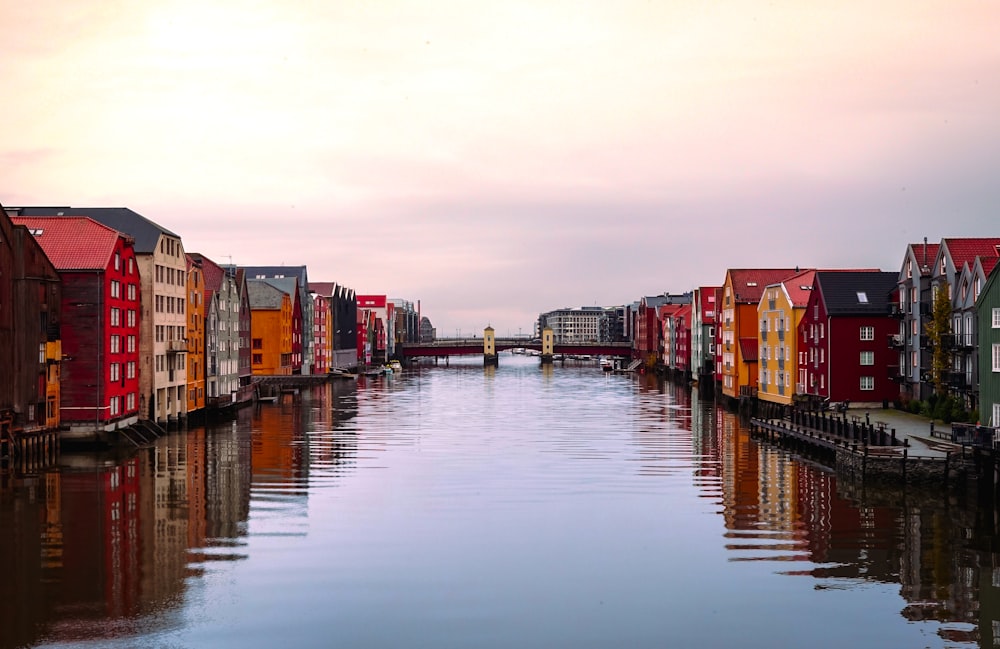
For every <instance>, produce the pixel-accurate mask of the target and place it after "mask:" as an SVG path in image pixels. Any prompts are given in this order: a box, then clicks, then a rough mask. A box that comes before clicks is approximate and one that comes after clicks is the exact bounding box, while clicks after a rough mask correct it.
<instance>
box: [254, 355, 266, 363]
mask: <svg viewBox="0 0 1000 649" xmlns="http://www.w3.org/2000/svg"><path fill="white" fill-rule="evenodd" d="M263 362H264V355H263V354H254V355H253V364H254V365H260V364H262V363H263Z"/></svg>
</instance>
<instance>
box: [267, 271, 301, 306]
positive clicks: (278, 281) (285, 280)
mask: <svg viewBox="0 0 1000 649" xmlns="http://www.w3.org/2000/svg"><path fill="white" fill-rule="evenodd" d="M261 281H263V282H267V283H268V284H270V285H271V286H273V287H274V288H276V289H278V290H279V291H281V292H282V293H285V294H286V295H288V297H290V298H292V302H295V300H296V299H297V297H298V290H299V283H298V282H299V281H298V280H297V279H296V278H294V277H268V278H266V279H263V280H261Z"/></svg>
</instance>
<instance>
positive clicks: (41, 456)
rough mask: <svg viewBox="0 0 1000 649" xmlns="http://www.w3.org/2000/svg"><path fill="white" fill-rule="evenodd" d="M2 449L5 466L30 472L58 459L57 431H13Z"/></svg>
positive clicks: (22, 471)
mask: <svg viewBox="0 0 1000 649" xmlns="http://www.w3.org/2000/svg"><path fill="white" fill-rule="evenodd" d="M3 451H4V452H5V455H4V456H3V458H2V461H3V466H4V467H5V468H10V469H14V470H16V471H18V472H21V473H31V472H34V471H37V470H38V469H41V468H43V467H46V466H50V465H52V464H54V463H55V462H56V461H57V460H58V458H59V433H58V431H54V430H46V431H39V432H32V433H15V434H13V435H10V436H8V437H7V438H6V439H5V443H4V445H3Z"/></svg>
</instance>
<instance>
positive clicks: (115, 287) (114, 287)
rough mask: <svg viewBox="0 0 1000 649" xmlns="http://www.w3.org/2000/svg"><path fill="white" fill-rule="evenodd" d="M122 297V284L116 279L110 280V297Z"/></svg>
mask: <svg viewBox="0 0 1000 649" xmlns="http://www.w3.org/2000/svg"><path fill="white" fill-rule="evenodd" d="M121 296H122V283H121V282H119V281H118V280H117V279H113V280H111V297H121Z"/></svg>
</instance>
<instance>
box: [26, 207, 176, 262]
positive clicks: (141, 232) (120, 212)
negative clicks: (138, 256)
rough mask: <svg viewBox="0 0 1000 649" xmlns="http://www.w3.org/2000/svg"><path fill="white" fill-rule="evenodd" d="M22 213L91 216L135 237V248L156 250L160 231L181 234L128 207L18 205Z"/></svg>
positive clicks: (139, 251) (142, 250) (161, 233)
mask: <svg viewBox="0 0 1000 649" xmlns="http://www.w3.org/2000/svg"><path fill="white" fill-rule="evenodd" d="M15 209H16V210H17V214H18V215H19V216H89V217H90V218H92V219H94V220H95V221H97V222H98V223H103V224H104V225H106V226H108V227H109V228H114V229H115V230H118V231H119V232H124V233H125V234H127V235H129V236H130V237H132V238H133V239H135V251H136V252H138V253H152V252H154V251H155V249H156V244H157V242H158V241H159V240H160V235H163V234H165V235H167V236H171V237H177V238H178V239H180V238H181V237H180V235H177V234H174V233H173V232H171V231H170V230H168V229H166V228H165V227H163V226H161V225H159V224H158V223H154V222H153V221H150V220H149V219H147V218H146V217H145V216H143V215H142V214H139V213H138V212H134V211H132V210H130V209H129V208H127V207H18V208H15Z"/></svg>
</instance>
